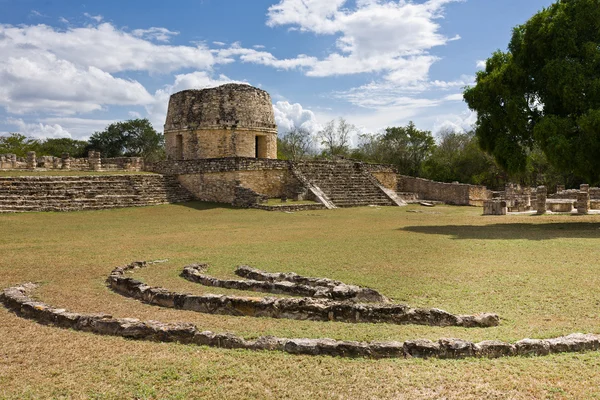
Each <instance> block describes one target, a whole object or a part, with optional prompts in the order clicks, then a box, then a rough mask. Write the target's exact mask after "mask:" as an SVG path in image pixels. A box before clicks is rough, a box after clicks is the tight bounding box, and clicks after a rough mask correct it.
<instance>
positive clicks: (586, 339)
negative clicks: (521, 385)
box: [0, 283, 600, 359]
mask: <svg viewBox="0 0 600 400" xmlns="http://www.w3.org/2000/svg"><path fill="white" fill-rule="evenodd" d="M36 287H37V285H35V284H33V283H26V284H23V285H20V286H15V287H11V288H7V289H4V290H3V291H2V292H0V302H2V303H3V304H4V306H5V307H6V308H7V309H9V310H11V311H13V312H14V313H15V314H17V315H19V316H21V317H23V318H29V319H32V320H35V321H37V322H39V323H41V324H46V325H53V326H56V327H60V328H66V329H73V330H77V331H84V332H91V333H95V334H99V335H111V336H121V337H124V338H128V339H135V340H149V341H156V342H178V343H182V344H193V345H199V346H211V347H221V348H227V349H247V350H255V351H256V350H260V351H283V352H287V353H290V354H303V355H313V356H316V355H322V356H334V357H368V358H376V359H377V358H411V357H417V358H430V357H437V358H465V357H486V358H497V357H508V356H516V355H520V356H544V355H548V354H553V353H565V352H583V351H597V350H598V349H600V336H599V335H594V334H581V333H575V334H572V335H568V336H563V337H558V338H554V339H545V340H540V339H523V340H520V341H518V342H516V343H514V344H511V343H506V342H501V341H496V340H486V341H483V342H479V343H472V342H469V341H465V340H461V339H452V338H443V339H440V340H438V341H436V342H434V341H431V340H428V339H416V340H407V341H405V342H403V343H402V342H369V343H367V342H356V341H338V340H333V339H288V338H278V337H273V336H261V337H259V338H258V339H256V340H246V339H244V338H241V337H239V336H236V335H234V334H231V333H213V332H211V331H202V332H201V331H199V330H198V329H197V328H196V326H195V325H193V324H190V323H170V324H166V323H161V322H158V321H140V320H139V319H136V318H113V317H112V316H111V315H108V314H82V313H76V312H70V311H67V310H65V309H61V308H56V307H52V306H49V305H47V304H45V303H43V302H40V301H36V300H34V299H32V298H31V297H30V295H31V292H32V291H33V290H34V289H35V288H36Z"/></svg>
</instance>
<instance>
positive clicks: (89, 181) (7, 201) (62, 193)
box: [0, 175, 193, 212]
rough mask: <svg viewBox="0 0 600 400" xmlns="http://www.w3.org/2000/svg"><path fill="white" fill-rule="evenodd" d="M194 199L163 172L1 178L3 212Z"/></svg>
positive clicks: (107, 206)
mask: <svg viewBox="0 0 600 400" xmlns="http://www.w3.org/2000/svg"><path fill="white" fill-rule="evenodd" d="M192 199H193V196H192V195H191V194H190V193H189V192H188V191H187V190H185V189H184V188H183V187H182V186H181V185H179V183H178V182H177V180H176V179H175V178H173V177H170V176H162V175H122V176H116V175H106V176H93V177H88V176H86V177H81V176H79V177H77V176H69V177H49V176H46V177H44V176H39V177H3V178H0V212H24V211H74V210H92V209H104V208H118V207H138V206H147V205H155V204H167V203H173V202H185V201H190V200H192Z"/></svg>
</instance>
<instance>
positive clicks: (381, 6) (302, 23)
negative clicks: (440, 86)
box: [267, 0, 461, 85]
mask: <svg viewBox="0 0 600 400" xmlns="http://www.w3.org/2000/svg"><path fill="white" fill-rule="evenodd" d="M454 1H461V0H428V1H425V2H423V3H413V2H407V1H404V0H398V1H393V0H358V1H357V2H356V8H355V9H352V10H350V9H345V8H343V6H344V5H346V3H348V1H347V0H331V1H327V2H324V1H321V0H281V1H280V2H279V4H276V5H274V6H271V7H270V8H269V12H268V20H267V25H269V26H272V27H274V26H284V25H291V26H292V27H295V28H298V29H299V30H300V31H305V32H312V33H315V34H328V35H338V39H337V42H336V46H337V49H338V51H337V52H333V53H331V54H329V55H328V56H327V57H326V58H325V59H322V60H318V61H315V60H311V63H310V64H305V65H304V66H309V67H310V68H308V70H307V73H306V74H307V75H308V76H320V77H324V76H332V75H344V74H357V73H365V72H367V73H372V72H384V73H385V79H386V80H388V81H391V82H394V83H397V84H399V85H408V84H417V83H419V82H421V81H424V80H426V79H427V76H428V74H429V69H430V67H431V65H432V64H433V63H434V62H435V61H437V60H438V58H437V57H435V56H432V55H430V54H429V53H428V52H429V51H430V50H431V49H432V48H433V47H435V46H441V45H444V44H446V43H447V42H448V41H450V40H455V39H457V37H456V36H455V37H454V38H448V37H446V36H444V35H442V34H440V33H439V30H440V25H439V24H438V23H437V22H436V20H437V19H438V18H441V17H442V16H443V10H444V6H445V5H446V4H447V3H450V2H454ZM290 63H291V62H290Z"/></svg>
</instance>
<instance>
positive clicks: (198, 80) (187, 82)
mask: <svg viewBox="0 0 600 400" xmlns="http://www.w3.org/2000/svg"><path fill="white" fill-rule="evenodd" d="M226 83H244V82H240V81H234V80H232V79H229V78H228V77H227V76H225V75H221V76H219V77H218V78H216V79H215V78H212V77H211V76H210V75H209V74H208V73H207V72H205V71H196V72H193V73H190V74H182V75H176V76H175V82H173V84H172V85H166V86H165V87H164V88H162V89H159V90H157V91H156V92H155V93H154V99H153V101H152V102H150V104H148V105H146V111H147V112H148V116H149V119H150V122H151V123H152V125H153V126H154V129H156V130H157V131H162V129H163V126H164V123H165V119H166V117H167V109H168V107H169V97H170V96H171V94H173V93H177V92H179V91H182V90H186V89H206V88H210V87H216V86H220V85H224V84H226Z"/></svg>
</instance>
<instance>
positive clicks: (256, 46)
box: [252, 44, 265, 50]
mask: <svg viewBox="0 0 600 400" xmlns="http://www.w3.org/2000/svg"><path fill="white" fill-rule="evenodd" d="M252 47H253V48H255V49H257V50H261V49H264V48H265V46H263V45H262V44H255V45H254V46H252Z"/></svg>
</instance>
